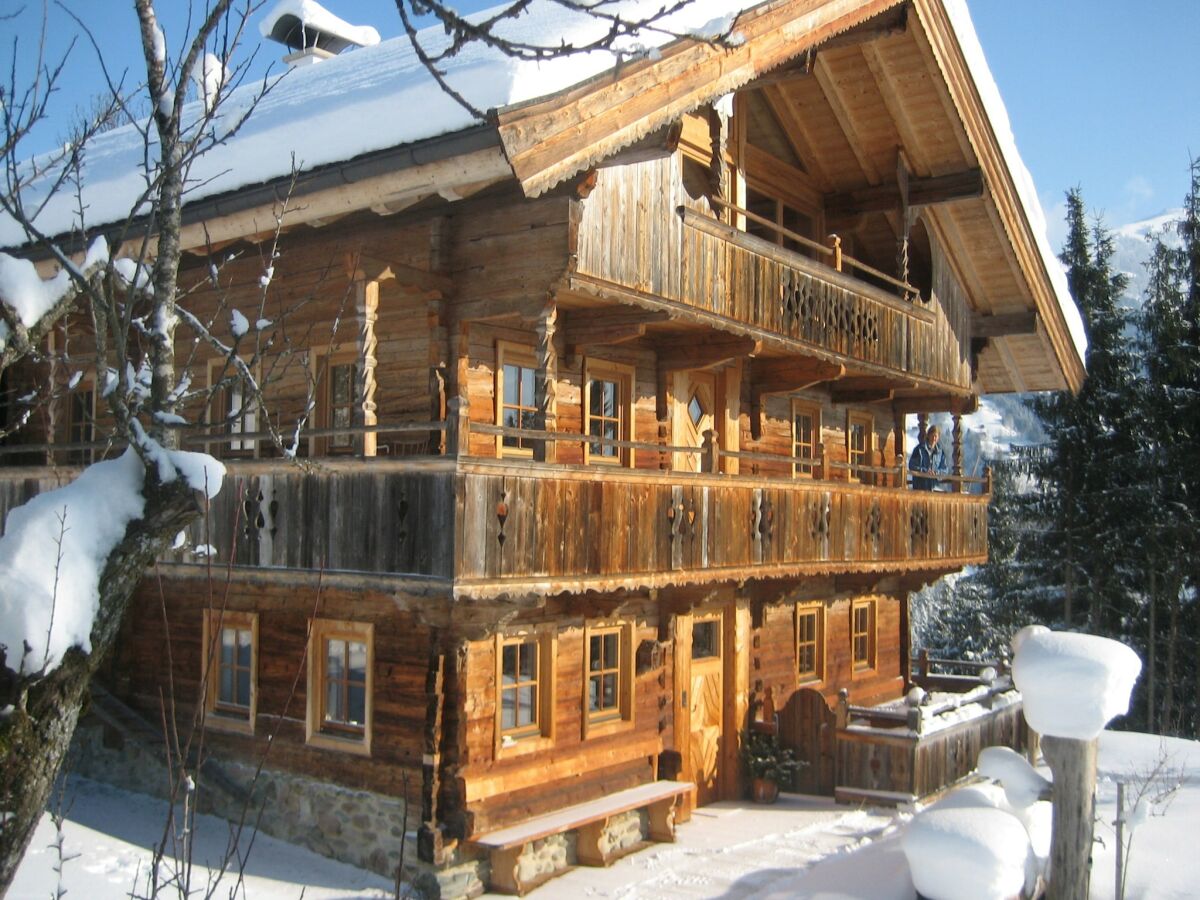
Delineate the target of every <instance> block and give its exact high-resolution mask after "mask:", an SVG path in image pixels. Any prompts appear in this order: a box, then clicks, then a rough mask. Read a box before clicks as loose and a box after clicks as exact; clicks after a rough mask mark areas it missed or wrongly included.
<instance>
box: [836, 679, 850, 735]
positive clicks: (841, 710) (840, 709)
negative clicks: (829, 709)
mask: <svg viewBox="0 0 1200 900" xmlns="http://www.w3.org/2000/svg"><path fill="white" fill-rule="evenodd" d="M835 715H836V727H837V729H838V731H844V730H845V729H846V726H847V725H849V724H850V692H849V691H848V690H846V689H845V688H842V689H841V690H840V691H838V698H837V712H836V713H835Z"/></svg>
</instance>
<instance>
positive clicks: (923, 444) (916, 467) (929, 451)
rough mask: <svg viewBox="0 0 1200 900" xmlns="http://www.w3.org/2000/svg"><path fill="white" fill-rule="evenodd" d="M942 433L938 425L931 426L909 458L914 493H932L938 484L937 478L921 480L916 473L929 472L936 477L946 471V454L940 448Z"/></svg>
mask: <svg viewBox="0 0 1200 900" xmlns="http://www.w3.org/2000/svg"><path fill="white" fill-rule="evenodd" d="M940 437H941V433H940V432H939V431H938V427H937V426H936V425H930V426H929V428H928V429H927V430H926V431H925V437H924V438H923V439H922V440H920V441H918V442H917V446H915V447H913V452H912V455H911V456H909V458H908V468H909V471H911V472H913V473H914V474H913V480H912V486H913V490H914V491H932V490H933V489H934V488H935V487H936V486H937V483H938V479H936V478H921V477H918V476H917V475H916V474H915V473H917V472H927V473H929V474H930V475H936V474H937V473H939V472H945V471H946V454H945V453H943V452H942V448H941V447H939V446H938V439H939V438H940Z"/></svg>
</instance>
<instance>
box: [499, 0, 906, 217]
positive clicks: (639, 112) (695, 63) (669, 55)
mask: <svg viewBox="0 0 1200 900" xmlns="http://www.w3.org/2000/svg"><path fill="white" fill-rule="evenodd" d="M902 2H904V0H823V2H822V0H779V2H775V3H768V4H764V5H762V6H759V7H756V8H754V9H752V10H749V11H747V12H745V13H743V14H742V15H741V16H740V17H739V18H738V19H737V22H736V24H735V25H734V28H733V30H734V32H736V33H738V34H739V35H741V36H742V37H743V38H744V41H743V42H742V43H741V44H740V45H738V46H736V47H732V48H724V47H716V46H713V45H711V44H707V43H704V42H700V41H696V40H692V39H682V40H678V41H675V42H673V43H671V44H669V45H668V46H666V47H664V48H663V49H662V52H661V54H660V55H659V56H658V58H656V59H654V60H649V59H647V60H641V61H638V62H636V63H633V64H631V65H629V66H626V67H623V68H621V69H620V70H617V71H615V72H614V71H609V72H606V73H603V74H601V75H598V76H595V77H593V78H591V79H589V80H588V81H585V82H583V83H582V84H580V85H576V86H574V87H571V88H568V89H566V90H564V91H561V92H559V93H558V94H555V95H552V96H550V97H546V98H540V99H537V100H533V101H530V102H528V103H524V104H515V105H513V106H510V107H507V108H504V109H501V110H498V111H497V112H496V122H497V125H498V128H499V133H500V140H501V143H502V145H503V147H504V151H505V153H506V154H507V156H508V160H509V162H510V163H511V164H512V168H513V171H514V172H515V173H516V176H517V180H518V181H519V182H520V184H521V187H522V189H523V190H524V192H525V194H526V196H529V197H536V196H538V195H539V194H542V193H543V192H545V191H547V190H549V189H550V188H552V187H554V186H555V185H556V184H558V183H559V182H561V181H562V180H564V179H566V178H569V177H570V176H572V175H574V174H576V173H578V172H581V171H583V170H585V169H587V168H589V167H591V166H592V165H595V164H596V163H597V162H599V161H600V160H602V159H605V158H606V157H608V156H611V155H612V154H613V153H616V152H617V151H619V150H622V149H624V148H625V147H627V146H629V145H630V144H632V143H634V142H636V141H638V140H639V139H641V138H642V137H644V136H645V135H647V134H649V133H651V132H653V131H655V130H656V129H658V128H661V127H662V126H663V125H665V124H667V123H669V122H671V121H673V120H675V119H677V118H679V117H680V116H682V115H684V114H685V113H687V112H690V111H692V110H694V109H696V108H697V107H699V106H702V105H703V104H705V103H708V102H711V101H712V100H714V99H717V98H719V97H722V96H724V95H725V94H728V93H730V92H732V91H735V90H737V89H738V88H740V87H742V86H743V85H745V84H747V83H748V82H750V81H752V80H754V79H755V78H757V77H758V76H760V75H762V74H764V73H766V72H769V71H771V70H772V69H774V68H776V67H777V66H779V65H782V64H783V63H786V62H787V61H789V60H791V59H794V58H795V57H797V56H799V55H800V54H802V53H803V52H804V51H805V50H807V49H808V48H810V47H814V46H816V45H818V44H820V43H823V42H824V41H827V40H829V39H830V38H832V37H834V36H836V35H839V34H842V33H843V32H845V31H848V30H849V29H851V28H853V27H855V26H857V25H860V24H862V23H863V22H865V21H866V20H868V19H870V18H872V17H874V16H876V15H878V14H880V13H882V12H885V11H887V10H888V9H890V8H891V7H894V6H897V5H899V4H900V3H902Z"/></svg>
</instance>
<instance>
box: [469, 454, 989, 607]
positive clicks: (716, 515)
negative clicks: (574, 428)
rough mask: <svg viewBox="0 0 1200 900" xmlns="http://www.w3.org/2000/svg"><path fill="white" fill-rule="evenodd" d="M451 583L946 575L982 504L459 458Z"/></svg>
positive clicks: (980, 549)
mask: <svg viewBox="0 0 1200 900" xmlns="http://www.w3.org/2000/svg"><path fill="white" fill-rule="evenodd" d="M457 477H458V479H459V484H458V489H459V490H460V491H461V494H462V504H463V506H462V510H463V511H462V520H461V523H460V527H459V530H458V532H457V536H458V539H459V540H460V541H461V546H460V548H459V553H458V559H459V566H458V573H457V575H458V578H459V579H460V580H462V581H467V582H470V581H480V582H491V583H497V582H506V581H537V580H538V579H556V580H562V579H567V580H578V581H579V582H580V583H581V584H583V583H586V584H589V585H593V586H596V587H597V589H600V586H601V585H604V584H609V586H616V585H618V584H622V585H627V586H632V585H634V584H637V585H644V586H652V585H654V584H656V583H658V582H659V581H660V580H661V582H662V583H679V582H687V581H692V582H702V581H707V580H718V579H729V578H736V577H738V576H739V574H745V575H746V576H752V575H757V576H762V575H767V574H790V573H802V572H813V573H816V572H841V571H861V570H887V569H905V568H942V567H945V568H954V567H958V566H961V565H965V564H967V563H971V562H980V561H982V560H984V559H986V557H987V499H988V498H987V497H986V496H982V495H967V494H949V493H932V492H925V491H909V490H904V489H902V488H879V487H868V486H864V485H860V484H852V483H845V482H818V481H812V480H808V479H798V480H795V481H789V480H782V479H767V478H759V477H755V476H741V475H717V476H714V475H706V474H687V473H681V472H671V473H659V472H653V471H638V470H629V469H608V468H605V469H600V468H599V467H582V466H580V467H564V466H548V465H542V464H531V463H526V462H519V463H515V464H514V463H510V462H507V461H504V460H482V459H480V460H462V461H461V462H460V464H459V467H458V475H457Z"/></svg>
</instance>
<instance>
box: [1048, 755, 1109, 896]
mask: <svg viewBox="0 0 1200 900" xmlns="http://www.w3.org/2000/svg"><path fill="white" fill-rule="evenodd" d="M1096 748H1097V741H1096V740H1090V741H1077V740H1072V739H1070V738H1059V737H1049V736H1045V737H1043V738H1042V753H1043V754H1044V755H1045V757H1046V762H1047V763H1049V764H1050V771H1051V772H1052V773H1053V774H1054V779H1053V780H1054V810H1053V813H1052V820H1051V826H1050V885H1049V889H1048V891H1047V896H1048V897H1052V898H1054V900H1087V897H1088V887H1089V881H1090V879H1091V857H1092V836H1093V835H1092V830H1093V822H1094V820H1095V817H1096Z"/></svg>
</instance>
